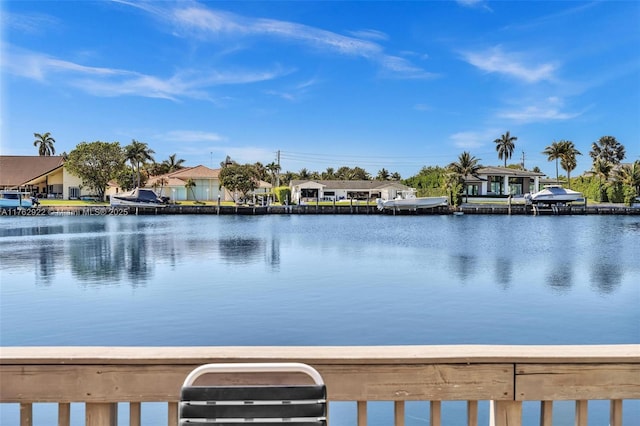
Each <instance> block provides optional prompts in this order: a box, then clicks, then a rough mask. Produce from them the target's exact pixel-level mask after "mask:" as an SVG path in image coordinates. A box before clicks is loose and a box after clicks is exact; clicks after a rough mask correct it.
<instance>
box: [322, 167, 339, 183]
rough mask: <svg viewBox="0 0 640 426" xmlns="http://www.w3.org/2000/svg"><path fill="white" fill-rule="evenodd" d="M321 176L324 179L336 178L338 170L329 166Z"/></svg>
mask: <svg viewBox="0 0 640 426" xmlns="http://www.w3.org/2000/svg"><path fill="white" fill-rule="evenodd" d="M321 177H322V179H324V180H333V179H335V178H336V171H335V170H334V169H333V167H327V170H325V171H324V172H322V175H321Z"/></svg>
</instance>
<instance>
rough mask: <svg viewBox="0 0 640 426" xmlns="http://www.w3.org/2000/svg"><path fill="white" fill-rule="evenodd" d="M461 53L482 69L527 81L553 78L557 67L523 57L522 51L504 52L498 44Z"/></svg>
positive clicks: (534, 81) (466, 59) (533, 81)
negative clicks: (481, 49)
mask: <svg viewBox="0 0 640 426" xmlns="http://www.w3.org/2000/svg"><path fill="white" fill-rule="evenodd" d="M462 55H463V58H464V60H465V61H467V62H468V63H470V64H471V65H473V66H475V67H477V68H479V69H481V70H483V71H486V72H489V73H498V74H504V75H507V76H510V77H514V78H517V79H519V80H523V81H525V82H527V83H536V82H539V81H542V80H553V79H554V72H555V71H556V69H557V65H556V64H553V63H551V62H542V63H539V61H535V60H533V59H524V58H522V57H523V56H525V55H523V54H522V53H517V52H504V51H503V50H502V48H501V47H499V46H498V47H493V48H491V49H488V50H484V51H478V52H464V53H463V54H462Z"/></svg>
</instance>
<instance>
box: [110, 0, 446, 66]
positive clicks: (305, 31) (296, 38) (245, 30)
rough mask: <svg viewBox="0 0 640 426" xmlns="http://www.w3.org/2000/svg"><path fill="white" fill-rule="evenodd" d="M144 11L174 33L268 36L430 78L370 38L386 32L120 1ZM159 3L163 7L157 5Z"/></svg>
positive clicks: (206, 36) (213, 36) (185, 5)
mask: <svg viewBox="0 0 640 426" xmlns="http://www.w3.org/2000/svg"><path fill="white" fill-rule="evenodd" d="M118 2H119V3H123V4H129V5H131V6H134V7H137V8H139V9H142V10H145V11H146V12H148V13H151V14H153V15H155V16H156V17H158V18H159V19H161V20H162V21H164V22H167V23H169V24H170V25H171V27H172V28H171V30H172V31H173V32H174V34H179V35H183V36H185V37H197V38H199V39H201V40H209V41H219V40H220V39H221V38H225V37H226V38H230V39H233V40H237V39H239V38H247V39H250V38H259V39H261V40H263V39H264V38H270V39H274V40H280V41H282V42H285V43H300V44H302V45H303V46H305V47H308V48H314V49H319V50H324V51H328V52H332V53H335V54H338V55H344V56H352V57H359V58H364V59H367V60H369V61H371V62H374V63H377V64H379V65H380V66H381V67H382V68H383V69H384V70H385V71H386V73H385V74H384V75H385V76H391V74H394V75H393V76H394V77H396V78H402V77H406V78H431V77H433V76H434V75H433V74H432V73H430V72H427V71H425V70H424V69H422V68H420V67H418V66H416V65H414V64H412V63H411V62H410V61H408V60H406V59H404V58H400V57H397V56H394V55H391V54H388V53H386V52H385V49H384V48H383V46H382V45H380V44H379V43H377V42H374V41H372V40H378V41H380V40H386V39H387V35H386V34H384V33H382V32H380V31H376V30H372V29H366V30H361V31H352V32H350V34H351V36H349V35H342V34H338V33H335V32H332V31H327V30H324V29H321V28H316V27H312V26H309V25H304V24H299V23H296V22H289V21H282V20H276V19H265V18H252V17H246V16H242V15H238V14H235V13H231V12H226V11H220V10H215V9H210V8H208V7H206V6H204V5H200V4H198V3H195V2H184V3H183V2H179V3H157V2H156V3H153V4H149V3H142V4H140V3H132V2H127V1H120V0H118ZM159 4H162V5H163V6H164V5H166V6H165V8H163V7H162V6H158V5H159Z"/></svg>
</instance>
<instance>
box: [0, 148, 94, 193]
mask: <svg viewBox="0 0 640 426" xmlns="http://www.w3.org/2000/svg"><path fill="white" fill-rule="evenodd" d="M0 188H3V189H21V190H25V191H29V192H31V193H32V194H34V195H39V196H42V197H49V198H64V199H70V198H79V197H80V196H82V195H88V194H83V193H82V190H81V188H82V181H81V180H80V178H78V177H77V176H74V175H72V174H71V173H69V172H68V171H67V170H66V169H65V167H64V159H63V157H62V156H35V155H0Z"/></svg>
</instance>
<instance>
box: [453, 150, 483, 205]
mask: <svg viewBox="0 0 640 426" xmlns="http://www.w3.org/2000/svg"><path fill="white" fill-rule="evenodd" d="M480 167H481V166H480V159H479V158H476V157H474V156H473V155H471V154H470V153H469V152H468V151H464V152H463V153H462V154H460V155H459V156H458V161H455V162H453V163H451V164H449V165H448V166H447V168H448V169H449V170H450V171H451V172H453V173H454V174H455V176H457V178H458V183H459V184H460V185H462V186H461V187H460V188H462V187H464V192H465V195H466V196H467V197H466V198H467V200H468V199H469V186H468V185H465V184H464V181H465V177H466V176H478V170H479V169H480ZM458 190H459V189H458Z"/></svg>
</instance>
